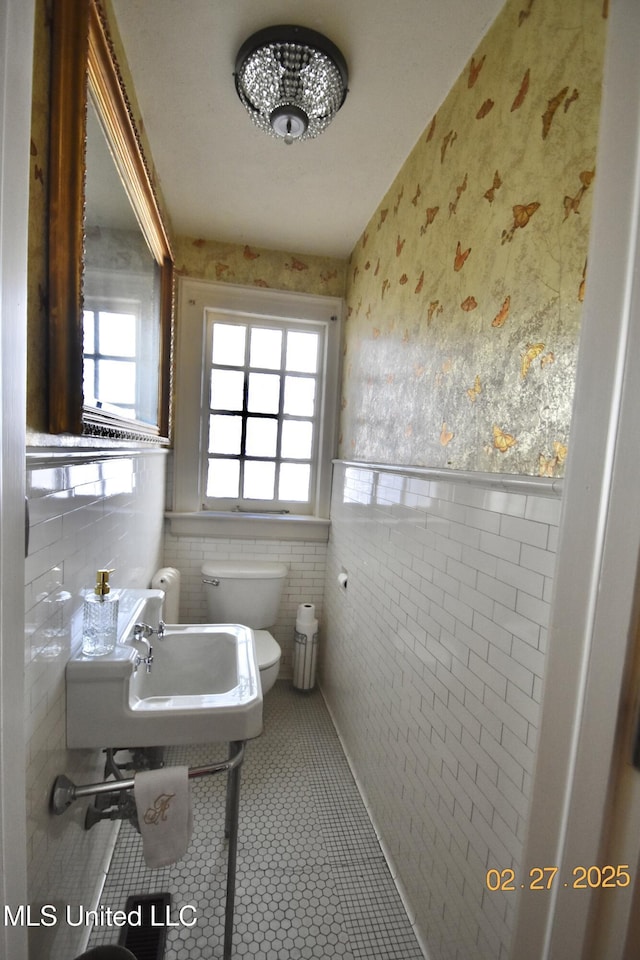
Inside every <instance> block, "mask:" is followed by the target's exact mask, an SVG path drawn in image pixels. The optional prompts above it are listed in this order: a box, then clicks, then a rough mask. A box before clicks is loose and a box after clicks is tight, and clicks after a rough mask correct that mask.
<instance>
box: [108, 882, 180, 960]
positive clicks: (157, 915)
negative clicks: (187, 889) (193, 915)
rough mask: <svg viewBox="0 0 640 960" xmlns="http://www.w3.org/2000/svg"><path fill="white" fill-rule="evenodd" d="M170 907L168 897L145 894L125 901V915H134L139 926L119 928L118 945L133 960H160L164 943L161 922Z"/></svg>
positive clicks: (165, 932) (164, 926)
mask: <svg viewBox="0 0 640 960" xmlns="http://www.w3.org/2000/svg"><path fill="white" fill-rule="evenodd" d="M170 906H171V894H170V893H147V894H142V895H138V896H136V895H133V896H131V897H127V904H126V907H125V910H126V912H127V914H129V913H131V911H136V916H139V917H140V921H141V922H140V924H139V925H138V924H137V923H136V924H127V925H126V926H125V927H123V928H122V933H121V934H120V940H119V944H120V946H121V947H126V948H127V950H130V951H131V953H132V954H133V955H134V957H135V958H136V960H162V958H163V957H164V948H165V944H166V941H167V927H166V924H165V918H166V917H167V916H168V915H169V909H170Z"/></svg>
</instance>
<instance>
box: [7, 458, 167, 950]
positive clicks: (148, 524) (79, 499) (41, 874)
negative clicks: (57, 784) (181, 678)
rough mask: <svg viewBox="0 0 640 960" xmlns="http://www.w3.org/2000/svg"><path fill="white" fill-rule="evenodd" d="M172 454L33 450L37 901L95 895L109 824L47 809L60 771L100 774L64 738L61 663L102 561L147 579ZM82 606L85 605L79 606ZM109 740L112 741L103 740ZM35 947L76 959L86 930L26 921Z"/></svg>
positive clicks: (30, 782) (33, 889)
mask: <svg viewBox="0 0 640 960" xmlns="http://www.w3.org/2000/svg"><path fill="white" fill-rule="evenodd" d="M164 476H165V455H164V453H163V452H162V451H158V450H148V451H131V452H128V453H126V452H125V453H123V452H122V451H120V452H105V451H90V452H87V451H86V450H85V451H83V452H79V451H75V450H72V449H69V450H63V449H58V450H57V451H55V452H52V453H47V452H46V451H43V450H37V449H34V450H33V452H31V453H30V454H29V456H28V457H27V474H26V479H27V497H28V504H29V518H30V529H29V551H28V556H27V559H26V574H25V621H26V633H25V706H26V716H25V728H26V734H25V738H26V743H27V757H26V781H27V797H26V804H27V831H28V871H29V873H28V881H29V891H28V892H29V902H30V904H31V905H32V909H33V911H34V915H36V913H37V912H38V911H39V909H40V906H41V905H42V904H52V905H54V906H55V907H56V909H57V911H58V914H59V915H60V916H62V915H63V914H64V911H65V909H66V907H67V905H69V906H70V907H75V906H77V905H79V904H82V905H84V906H87V905H89V904H91V903H92V901H93V899H94V898H96V897H97V896H98V895H99V893H100V889H101V886H102V882H103V879H104V871H105V868H106V865H107V862H108V857H109V855H110V851H111V846H112V843H113V840H114V834H113V830H112V828H111V825H110V826H109V827H107V826H105V828H104V829H103V830H102V831H101V832H100V834H97V833H96V832H93V833H87V832H85V830H84V823H83V819H84V809H83V805H81V804H76V806H75V807H73V808H72V809H70V810H69V811H68V812H67V813H66V814H65V815H64V816H62V817H53V816H52V815H51V813H50V812H49V798H50V794H51V788H52V785H53V781H54V780H55V778H56V776H58V774H61V773H66V774H67V776H69V777H70V778H71V779H73V780H74V781H76V782H77V783H91V782H95V781H96V780H101V779H102V777H103V769H104V757H103V756H102V755H101V754H100V753H99V752H97V751H89V750H72V751H67V749H66V729H65V709H66V702H65V667H66V663H67V661H68V659H69V657H70V655H71V653H72V652H74V651H75V650H76V649H77V647H78V646H79V644H80V643H81V632H80V629H79V627H80V625H81V612H82V596H81V591H83V590H86V589H90V588H92V587H93V585H94V583H95V572H96V570H97V569H98V568H100V567H105V568H107V567H109V568H110V567H113V568H114V573H113V575H112V583H113V589H114V590H115V589H117V588H118V587H146V586H148V585H149V582H150V579H151V576H152V574H153V572H154V571H155V570H156V569H157V568H158V565H159V563H160V561H161V557H162V511H163V505H164V489H165V487H164ZM79 615H80V616H79ZM105 746H109V744H105ZM30 934H31V937H30V956H32V957H34V958H36V957H47V958H48V960H68V958H69V957H73V956H76V954H78V953H80V952H81V947H83V943H82V939H83V935H84V937H85V939H86V936H87V935H88V931H83V930H82V929H81V928H74V927H71V926H69V925H67V924H65V923H59V924H56V925H55V926H51V927H45V926H42V927H35V926H34V927H33V929H31V930H30Z"/></svg>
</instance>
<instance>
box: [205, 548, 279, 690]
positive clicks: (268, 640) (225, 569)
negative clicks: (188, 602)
mask: <svg viewBox="0 0 640 960" xmlns="http://www.w3.org/2000/svg"><path fill="white" fill-rule="evenodd" d="M288 572H289V571H288V567H287V565H286V564H284V563H274V562H268V561H264V562H261V561H259V560H212V561H209V562H207V563H204V564H203V565H202V582H203V583H204V585H205V592H206V596H207V614H208V620H209V621H210V622H211V623H241V624H244V626H246V627H251V628H252V629H253V631H254V636H255V641H256V654H257V658H258V665H259V667H260V682H261V684H262V694H263V696H264V695H265V694H266V693H267V691H268V690H270V689H271V687H272V686H273V685H274V683H275V682H276V678H277V676H278V671H279V669H280V657H281V656H282V651H281V649H280V646H279V645H278V643H277V642H276V640H275V639H274V638H273V637H272V635H271V634H270V633H269V632H268V630H267V629H266V628H267V627H271V626H273V624H274V623H275V622H276V619H277V616H278V607H279V605H280V596H281V594H282V588H283V586H284V581H285V578H286V576H287V573H288Z"/></svg>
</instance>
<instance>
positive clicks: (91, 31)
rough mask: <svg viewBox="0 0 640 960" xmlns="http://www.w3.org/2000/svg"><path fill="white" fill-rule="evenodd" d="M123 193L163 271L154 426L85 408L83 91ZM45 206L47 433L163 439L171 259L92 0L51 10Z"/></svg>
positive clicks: (68, 1)
mask: <svg viewBox="0 0 640 960" xmlns="http://www.w3.org/2000/svg"><path fill="white" fill-rule="evenodd" d="M89 90H90V91H91V97H92V100H93V102H94V104H95V106H96V109H97V111H98V113H99V116H100V120H101V123H102V125H103V128H104V130H105V133H106V136H107V139H108V141H109V146H110V148H111V151H112V154H113V158H114V161H115V165H116V167H117V169H118V172H119V174H120V178H121V180H122V183H123V186H124V189H125V192H126V193H127V195H128V197H129V200H130V202H131V206H132V208H133V210H134V212H135V214H136V217H137V220H138V223H139V225H140V229H141V232H142V234H143V235H144V237H145V240H146V242H147V245H148V247H149V249H150V251H151V254H152V256H153V258H154V259H155V260H156V262H157V263H158V264H159V266H160V270H161V295H160V317H159V318H158V322H159V324H160V356H159V358H158V362H159V377H158V384H159V386H158V422H157V424H155V425H150V426H147V425H146V424H142V423H140V422H139V421H131V420H127V419H126V418H125V417H119V416H117V415H113V414H105V413H103V412H102V411H101V410H98V409H95V408H86V407H85V405H84V398H83V275H84V222H83V220H84V202H85V143H86V111H87V98H88V91H89ZM49 163H50V199H49V390H48V395H49V430H50V432H51V433H54V434H61V433H69V434H73V435H76V436H79V435H89V436H104V437H113V438H119V439H133V440H136V439H143V440H158V441H167V440H168V438H169V434H170V373H171V338H172V317H173V255H172V252H171V245H170V243H169V239H168V235H167V231H166V230H165V227H164V223H163V220H162V216H161V213H160V208H159V205H158V202H157V199H156V195H155V192H154V189H153V185H152V182H151V177H150V174H149V170H148V167H147V164H146V162H145V158H144V155H143V151H142V146H141V143H140V138H139V136H138V132H137V130H136V127H135V123H134V120H133V117H132V113H131V108H130V106H129V101H128V99H127V95H126V91H125V89H124V84H123V81H122V77H121V74H120V70H119V68H118V64H117V62H116V59H115V56H114V52H113V47H112V43H111V39H110V37H109V33H108V29H107V23H106V19H105V16H104V12H103V10H102V9H101V7H100V4H99V0H56V2H55V4H54V5H53V35H52V72H51V143H50V162H49Z"/></svg>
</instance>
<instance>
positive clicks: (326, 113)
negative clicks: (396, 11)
mask: <svg viewBox="0 0 640 960" xmlns="http://www.w3.org/2000/svg"><path fill="white" fill-rule="evenodd" d="M234 76H235V81H236V90H237V92H238V96H239V97H240V99H241V100H242V102H243V104H244V105H245V107H246V109H247V112H248V113H249V116H250V117H251V119H252V120H253V122H254V123H255V124H256V126H258V127H260V129H261V130H264V131H265V132H266V133H269V134H271V135H272V136H275V137H280V138H282V139H283V140H284V142H285V143H293V141H294V140H310V139H311V138H312V137H317V136H318V134H320V133H322V131H323V130H326V128H327V127H328V126H329V124H330V123H331V121H332V120H333V118H334V117H335V115H336V113H337V112H338V110H339V109H340V107H341V106H342V104H343V103H344V101H345V98H346V96H347V81H348V71H347V64H346V63H345V59H344V57H343V56H342V54H341V53H340V51H339V50H338V48H337V47H336V46H335V44H333V43H332V42H331V40H328V39H327V38H326V37H324V36H323V35H322V34H321V33H317V32H316V31H315V30H308V29H307V28H306V27H295V26H291V25H284V26H278V27H267V29H266V30H259V31H258V32H257V33H254V34H253V36H251V37H249V39H248V40H246V41H245V42H244V43H243V44H242V46H241V47H240V50H239V51H238V56H237V57H236V69H235V74H234Z"/></svg>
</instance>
